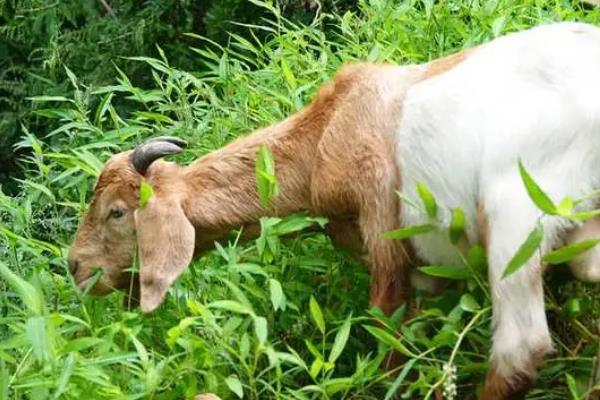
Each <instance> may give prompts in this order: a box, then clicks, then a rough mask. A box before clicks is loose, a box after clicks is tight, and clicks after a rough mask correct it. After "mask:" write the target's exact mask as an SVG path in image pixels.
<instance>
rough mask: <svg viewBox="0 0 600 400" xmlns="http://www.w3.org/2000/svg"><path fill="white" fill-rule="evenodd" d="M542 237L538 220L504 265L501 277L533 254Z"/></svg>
mask: <svg viewBox="0 0 600 400" xmlns="http://www.w3.org/2000/svg"><path fill="white" fill-rule="evenodd" d="M543 237H544V230H543V229H542V225H541V224H540V223H539V222H538V223H536V225H535V228H533V230H532V231H531V232H530V233H529V235H528V236H527V239H525V241H524V242H523V244H521V246H520V247H519V249H518V250H517V252H516V253H515V255H514V256H513V258H512V259H511V260H510V261H509V262H508V264H507V265H506V268H505V269H504V272H503V273H502V279H504V278H506V277H507V276H510V275H512V274H514V273H515V272H517V271H518V270H519V268H521V267H522V266H523V265H524V264H525V263H526V262H527V261H528V260H529V259H530V258H531V256H533V253H535V251H536V250H537V249H538V248H539V247H540V244H541V243H542V239H543Z"/></svg>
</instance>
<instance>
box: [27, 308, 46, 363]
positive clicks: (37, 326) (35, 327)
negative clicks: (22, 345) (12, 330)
mask: <svg viewBox="0 0 600 400" xmlns="http://www.w3.org/2000/svg"><path fill="white" fill-rule="evenodd" d="M25 333H26V335H27V339H28V340H29V344H31V348H32V350H33V355H34V357H35V358H36V359H37V360H38V361H39V362H42V363H45V362H48V360H49V359H50V355H51V354H52V353H51V350H50V342H49V340H48V334H47V330H46V318H44V317H41V316H36V317H30V318H28V319H27V322H26V323H25Z"/></svg>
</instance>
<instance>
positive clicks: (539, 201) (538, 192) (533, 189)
mask: <svg viewBox="0 0 600 400" xmlns="http://www.w3.org/2000/svg"><path fill="white" fill-rule="evenodd" d="M519 173H520V174H521V179H522V180H523V183H524V184H525V188H526V189H527V193H528V194H529V197H530V198H531V200H532V201H533V202H534V204H535V205H536V206H537V208H539V209H540V210H542V211H543V212H545V213H546V214H550V215H556V214H557V213H558V211H557V209H556V206H555V205H554V203H553V202H552V200H551V199H550V197H548V195H547V194H546V193H545V192H544V191H543V190H542V188H540V187H539V186H538V184H537V183H536V182H535V181H534V180H533V178H532V177H531V176H530V175H529V173H528V172H527V170H526V169H525V167H524V166H523V164H522V163H521V161H520V160H519Z"/></svg>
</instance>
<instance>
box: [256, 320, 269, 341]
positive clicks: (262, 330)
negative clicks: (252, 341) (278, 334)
mask: <svg viewBox="0 0 600 400" xmlns="http://www.w3.org/2000/svg"><path fill="white" fill-rule="evenodd" d="M254 332H255V333H256V337H257V338H258V342H259V343H260V344H263V343H265V342H266V341H267V336H268V334H269V331H268V329H267V319H266V318H265V317H254Z"/></svg>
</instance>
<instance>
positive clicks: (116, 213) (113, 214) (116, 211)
mask: <svg viewBox="0 0 600 400" xmlns="http://www.w3.org/2000/svg"><path fill="white" fill-rule="evenodd" d="M123 215H125V211H124V210H123V209H121V208H113V209H112V210H110V215H109V218H121V217H122V216H123Z"/></svg>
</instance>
